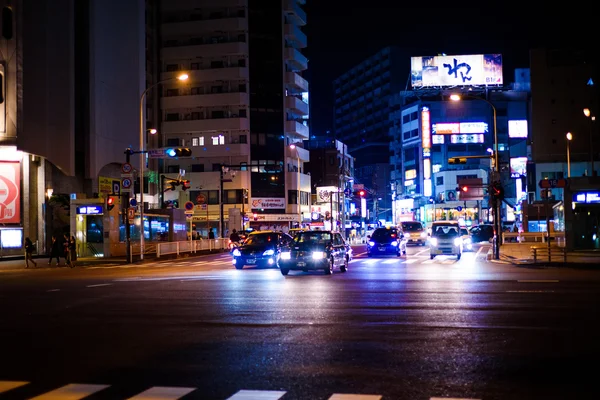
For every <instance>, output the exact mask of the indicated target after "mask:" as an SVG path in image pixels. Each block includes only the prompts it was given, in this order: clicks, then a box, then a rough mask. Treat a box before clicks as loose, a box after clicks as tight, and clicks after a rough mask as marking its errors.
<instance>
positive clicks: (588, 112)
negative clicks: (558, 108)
mask: <svg viewBox="0 0 600 400" xmlns="http://www.w3.org/2000/svg"><path fill="white" fill-rule="evenodd" d="M583 115H585V116H586V117H587V118H589V119H590V163H591V165H590V167H591V169H592V176H594V141H593V127H592V123H593V122H594V121H595V120H596V117H595V116H594V115H592V110H590V109H589V108H587V107H586V108H584V109H583Z"/></svg>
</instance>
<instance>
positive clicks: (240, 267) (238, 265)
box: [235, 263, 244, 269]
mask: <svg viewBox="0 0 600 400" xmlns="http://www.w3.org/2000/svg"><path fill="white" fill-rule="evenodd" d="M242 268H244V264H238V263H236V264H235V269H242Z"/></svg>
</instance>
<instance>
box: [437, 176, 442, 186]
mask: <svg viewBox="0 0 600 400" xmlns="http://www.w3.org/2000/svg"><path fill="white" fill-rule="evenodd" d="M435 184H436V185H437V186H440V185H443V184H444V177H443V176H438V177H436V178H435Z"/></svg>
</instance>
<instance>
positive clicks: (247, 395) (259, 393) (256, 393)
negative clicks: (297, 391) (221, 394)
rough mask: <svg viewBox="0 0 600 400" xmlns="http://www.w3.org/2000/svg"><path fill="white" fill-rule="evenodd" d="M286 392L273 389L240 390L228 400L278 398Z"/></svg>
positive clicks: (273, 399) (270, 399)
mask: <svg viewBox="0 0 600 400" xmlns="http://www.w3.org/2000/svg"><path fill="white" fill-rule="evenodd" d="M285 393H286V392H277V391H271V390H240V391H239V392H237V393H236V394H234V395H233V396H231V397H229V398H228V399H227V400H278V399H280V398H282V397H283V396H284V395H285Z"/></svg>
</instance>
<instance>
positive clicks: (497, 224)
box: [450, 94, 502, 260]
mask: <svg viewBox="0 0 600 400" xmlns="http://www.w3.org/2000/svg"><path fill="white" fill-rule="evenodd" d="M461 97H465V98H471V99H474V100H481V101H485V102H486V103H487V104H489V106H490V107H492V110H493V112H494V149H493V150H494V152H493V159H494V168H492V171H495V174H494V177H495V178H497V179H498V180H499V179H500V163H499V161H498V130H497V128H496V125H497V124H496V116H497V112H496V107H495V106H494V104H492V102H491V101H489V100H488V99H485V98H483V97H476V96H469V95H464V96H460V95H458V94H453V95H450V100H452V101H460V100H461ZM496 174H497V176H496ZM500 209H501V204H500V202H498V201H497V202H496V204H495V206H494V213H495V214H496V215H495V216H494V226H495V230H496V245H495V247H494V258H495V259H496V260H498V259H500V243H501V242H502V237H501V236H502V229H501V228H502V223H501V221H500Z"/></svg>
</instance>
